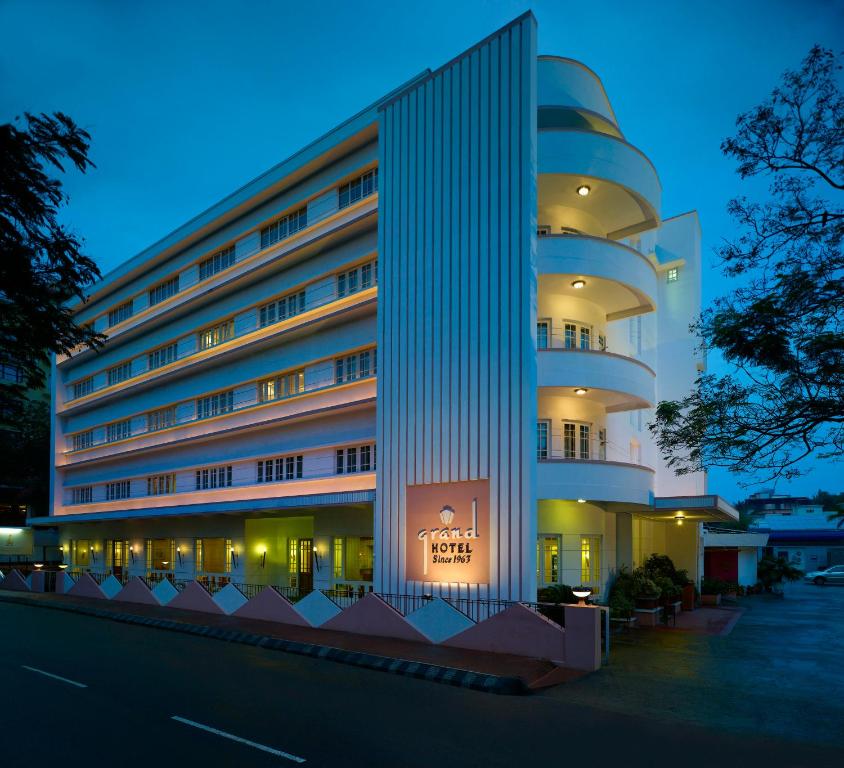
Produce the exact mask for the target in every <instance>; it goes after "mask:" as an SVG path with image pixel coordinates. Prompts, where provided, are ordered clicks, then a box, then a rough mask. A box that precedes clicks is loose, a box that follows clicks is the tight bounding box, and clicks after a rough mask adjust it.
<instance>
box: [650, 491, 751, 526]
mask: <svg viewBox="0 0 844 768" xmlns="http://www.w3.org/2000/svg"><path fill="white" fill-rule="evenodd" d="M647 517H650V518H652V519H654V520H662V521H671V520H688V521H689V522H694V523H714V522H725V523H733V522H736V521H737V520H738V519H739V513H738V510H737V509H736V508H735V507H733V506H732V505H731V504H728V503H727V502H726V501H724V499H722V498H721V497H720V496H716V495H715V494H706V495H704V496H657V497H656V498H654V502H653V510H652V512H651V513H649V514H647Z"/></svg>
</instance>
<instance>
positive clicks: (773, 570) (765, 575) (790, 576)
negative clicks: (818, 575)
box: [756, 555, 803, 591]
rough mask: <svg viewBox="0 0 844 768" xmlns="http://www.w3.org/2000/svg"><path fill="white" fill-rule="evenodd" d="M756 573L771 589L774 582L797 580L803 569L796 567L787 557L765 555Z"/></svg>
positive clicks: (765, 585)
mask: <svg viewBox="0 0 844 768" xmlns="http://www.w3.org/2000/svg"><path fill="white" fill-rule="evenodd" d="M756 573H757V574H758V576H759V581H761V582H762V585H763V586H764V587H765V589H766V590H768V591H770V590H771V587H773V585H774V584H782V582H783V581H797V580H798V579H799V578H800V577H801V576H802V575H803V571H801V570H800V569H799V568H795V567H794V566H793V565H791V564H790V563H789V562H788V561H787V560H786V559H785V558H782V557H779V558H774V557H772V556H771V555H765V557H763V558H762V559H761V560H760V561H759V563H758V564H757V566H756Z"/></svg>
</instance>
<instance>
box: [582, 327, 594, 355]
mask: <svg viewBox="0 0 844 768" xmlns="http://www.w3.org/2000/svg"><path fill="white" fill-rule="evenodd" d="M591 347H592V329H591V328H586V327H585V326H580V348H581V349H590V348H591Z"/></svg>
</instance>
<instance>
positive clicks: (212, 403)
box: [196, 389, 234, 419]
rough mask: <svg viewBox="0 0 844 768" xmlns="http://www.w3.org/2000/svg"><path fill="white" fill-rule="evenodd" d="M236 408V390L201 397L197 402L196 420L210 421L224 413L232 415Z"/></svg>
mask: <svg viewBox="0 0 844 768" xmlns="http://www.w3.org/2000/svg"><path fill="white" fill-rule="evenodd" d="M233 408H234V390H233V389H230V390H229V391H228V392H218V393H217V394H216V395H208V396H207V397H199V398H197V400H196V418H197V419H209V418H211V417H212V416H219V415H220V414H222V413H230V412H231V411H232V410H233Z"/></svg>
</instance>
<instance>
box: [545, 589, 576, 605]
mask: <svg viewBox="0 0 844 768" xmlns="http://www.w3.org/2000/svg"><path fill="white" fill-rule="evenodd" d="M537 597H538V598H539V602H540V603H566V604H567V605H575V604H576V603H577V598H576V597H575V596H574V593H573V592H572V591H571V587H570V586H569V585H568V584H549V585H548V586H547V587H543V588H542V589H540V590H539V591H538V592H537Z"/></svg>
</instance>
